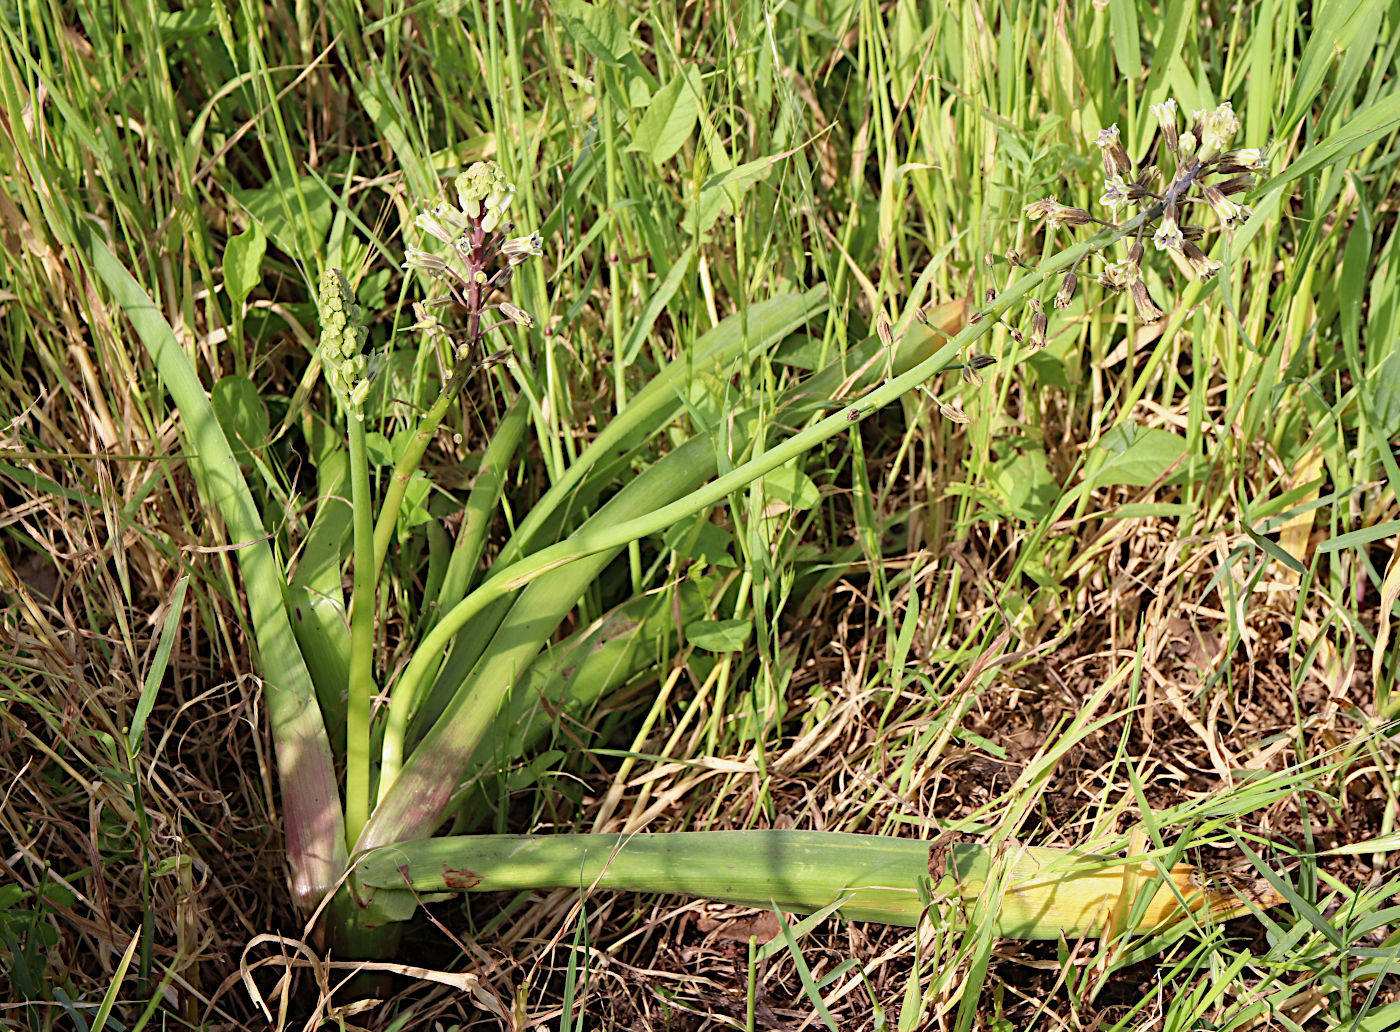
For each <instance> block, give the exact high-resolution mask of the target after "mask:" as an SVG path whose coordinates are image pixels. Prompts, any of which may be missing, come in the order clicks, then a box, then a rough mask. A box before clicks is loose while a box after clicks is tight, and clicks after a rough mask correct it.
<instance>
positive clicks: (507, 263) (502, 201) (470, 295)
mask: <svg viewBox="0 0 1400 1032" xmlns="http://www.w3.org/2000/svg"><path fill="white" fill-rule="evenodd" d="M453 186H454V187H455V189H456V193H457V204H456V205H455V206H454V205H452V204H448V203H447V202H443V203H441V204H439V205H437V206H436V207H434V208H432V209H430V210H428V211H424V212H421V213H420V214H419V215H418V217H417V219H415V220H414V224H415V225H416V226H417V227H418V228H419V229H420V230H422V231H423V232H424V233H425V234H427V235H428V236H429V237H432V238H433V239H435V240H437V241H439V242H440V243H442V244H446V245H447V254H446V256H440V255H438V254H435V253H433V252H431V251H423V250H418V249H417V248H412V247H410V248H408V249H407V250H406V251H405V252H404V259H405V260H404V268H406V269H422V270H424V271H425V272H427V273H429V274H430V275H432V276H435V277H436V278H438V279H440V280H442V281H443V282H444V283H445V284H446V285H447V289H448V292H449V297H445V298H441V299H439V300H438V301H437V302H429V303H430V304H437V303H442V302H446V301H449V300H450V301H455V302H456V303H457V304H458V305H460V306H461V307H462V308H463V309H465V310H466V313H467V320H468V328H467V340H466V342H465V345H464V346H465V347H470V346H471V345H474V344H476V343H478V342H479V341H480V340H481V338H482V337H484V336H485V334H486V333H488V332H489V331H490V330H493V329H495V328H496V327H498V326H503V325H506V324H512V325H516V326H521V327H529V326H533V325H534V318H533V317H532V316H531V315H530V313H529V312H527V311H525V309H523V308H521V307H520V306H519V305H516V304H513V303H512V302H510V301H509V300H506V299H504V298H502V299H500V300H495V301H493V300H492V299H493V297H495V295H497V294H500V293H502V292H504V291H505V289H506V287H507V286H508V285H509V284H510V281H511V277H512V276H513V275H514V273H515V269H516V267H517V266H518V265H520V264H521V263H523V262H526V261H529V260H530V259H531V258H534V257H537V256H538V255H540V254H541V253H542V252H543V247H544V241H543V239H542V238H541V237H540V235H539V234H538V233H528V234H526V235H524V236H511V235H510V234H511V232H512V231H513V230H514V228H515V226H514V224H513V223H512V222H511V221H510V219H509V217H508V215H507V212H508V211H509V210H510V207H511V203H512V202H513V201H514V199H515V184H514V183H511V182H510V181H509V180H507V179H506V177H505V173H504V172H502V171H501V167H500V166H499V165H498V164H496V162H494V161H478V162H476V163H475V164H473V165H472V166H471V167H470V168H468V169H467V170H466V171H465V172H463V173H462V174H461V175H459V176H458V177H457V178H456V180H455V182H454V183H453ZM490 311H495V312H499V313H500V315H501V316H502V317H503V318H501V319H500V320H499V321H497V322H495V323H493V324H491V325H489V326H483V325H482V324H481V319H482V317H483V315H485V314H486V313H487V312H490ZM419 325H420V326H422V325H427V323H426V322H425V320H424V319H422V318H420V320H419ZM433 325H437V326H440V325H441V324H438V323H436V322H435V321H434V322H433Z"/></svg>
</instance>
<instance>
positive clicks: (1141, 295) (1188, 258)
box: [1025, 100, 1268, 345]
mask: <svg viewBox="0 0 1400 1032" xmlns="http://www.w3.org/2000/svg"><path fill="white" fill-rule="evenodd" d="M1151 111H1152V115H1153V117H1154V118H1155V119H1156V121H1157V124H1158V128H1159V132H1158V140H1159V147H1158V150H1157V160H1158V161H1161V162H1163V163H1165V162H1166V160H1167V158H1170V160H1171V162H1172V165H1173V167H1172V170H1171V173H1170V175H1165V174H1164V173H1163V172H1162V170H1161V169H1160V168H1159V167H1158V166H1157V165H1155V164H1148V163H1146V161H1145V160H1144V161H1140V162H1136V163H1135V162H1133V161H1132V160H1131V158H1129V156H1128V152H1127V150H1126V149H1124V147H1123V143H1122V140H1121V138H1120V134H1119V131H1118V127H1117V126H1116V125H1111V126H1109V127H1108V128H1107V129H1104V130H1102V131H1101V132H1099V134H1098V138H1097V140H1096V143H1097V144H1098V147H1099V151H1100V153H1101V155H1102V158H1103V169H1104V190H1103V194H1102V195H1101V196H1100V197H1099V204H1100V205H1102V206H1103V207H1104V208H1106V209H1107V211H1108V218H1107V219H1100V218H1097V217H1095V216H1094V215H1092V214H1090V213H1089V212H1087V211H1085V210H1084V209H1082V208H1071V207H1069V206H1067V205H1064V204H1061V203H1060V202H1059V201H1057V200H1055V199H1054V198H1046V199H1044V200H1040V201H1036V202H1035V203H1033V204H1030V205H1027V206H1026V209H1025V210H1026V213H1027V214H1029V215H1030V216H1031V217H1032V218H1037V219H1044V220H1045V222H1046V224H1047V225H1051V226H1060V225H1065V226H1076V225H1083V224H1086V223H1096V224H1098V225H1102V226H1108V227H1111V228H1119V226H1120V218H1122V217H1124V216H1127V217H1128V218H1131V217H1134V216H1135V213H1134V209H1136V210H1137V212H1139V213H1142V214H1144V215H1145V216H1146V217H1145V218H1143V220H1142V224H1141V225H1140V226H1138V227H1137V231H1136V233H1133V234H1129V235H1127V236H1124V237H1123V238H1122V240H1121V246H1122V248H1123V256H1122V258H1120V259H1118V260H1116V261H1113V262H1110V263H1109V264H1108V265H1107V266H1106V267H1105V268H1104V270H1103V272H1102V273H1101V275H1100V276H1099V282H1100V283H1102V284H1103V285H1104V286H1105V287H1107V288H1108V289H1110V290H1114V291H1122V290H1126V291H1128V293H1129V295H1130V296H1131V297H1132V299H1133V302H1134V304H1135V306H1136V307H1137V311H1138V315H1139V316H1140V317H1141V318H1142V319H1144V320H1145V321H1148V322H1152V321H1155V320H1157V319H1160V318H1161V317H1162V315H1163V314H1164V313H1163V312H1162V309H1161V308H1159V307H1158V306H1157V304H1156V303H1155V302H1154V301H1153V300H1152V297H1151V296H1150V295H1149V294H1148V291H1147V285H1146V284H1145V283H1144V282H1143V279H1142V260H1143V257H1144V255H1145V253H1146V249H1145V247H1144V245H1143V240H1144V238H1148V239H1150V241H1151V243H1152V245H1153V247H1154V248H1155V249H1156V250H1158V251H1165V252H1166V253H1167V255H1168V257H1170V258H1171V260H1172V261H1173V262H1174V263H1175V264H1176V266H1177V268H1179V269H1180V270H1181V271H1182V273H1183V274H1184V275H1186V276H1188V277H1191V278H1194V279H1198V280H1203V281H1204V280H1208V279H1210V278H1211V277H1212V276H1214V275H1215V274H1216V273H1217V272H1219V271H1220V262H1218V261H1216V260H1215V259H1213V258H1209V257H1207V256H1206V253H1205V252H1204V251H1203V250H1202V248H1201V246H1200V242H1201V241H1202V240H1203V239H1204V237H1205V234H1206V228H1205V226H1203V225H1201V224H1200V220H1199V218H1198V216H1199V215H1202V214H1204V213H1205V212H1206V211H1207V210H1209V211H1210V212H1212V213H1213V214H1214V216H1215V221H1216V223H1217V225H1218V228H1220V229H1223V230H1224V231H1226V232H1229V231H1232V230H1233V229H1234V228H1235V227H1236V226H1238V225H1239V224H1240V223H1242V222H1243V221H1244V220H1245V219H1247V218H1249V216H1250V215H1251V214H1252V212H1251V211H1250V209H1249V208H1248V207H1247V206H1245V205H1244V204H1242V203H1240V201H1239V200H1238V199H1237V198H1238V196H1239V195H1241V194H1243V193H1245V192H1246V191H1247V190H1249V189H1251V188H1252V187H1253V186H1254V185H1255V179H1256V177H1259V176H1262V175H1264V174H1266V173H1267V172H1268V164H1267V163H1266V161H1265V158H1264V151H1263V148H1259V147H1244V148H1238V149H1231V146H1232V144H1233V142H1234V139H1235V136H1236V134H1238V132H1239V130H1240V120H1239V118H1238V117H1237V116H1236V115H1235V112H1234V109H1233V108H1232V107H1231V106H1230V103H1229V102H1228V101H1226V102H1225V103H1223V104H1221V105H1220V106H1219V107H1217V108H1215V109H1214V110H1211V111H1197V112H1196V113H1195V116H1194V119H1193V121H1192V125H1191V128H1190V129H1188V130H1186V131H1182V130H1181V127H1180V126H1179V124H1178V112H1177V105H1176V101H1174V100H1167V101H1164V102H1163V103H1161V104H1155V105H1153V106H1152V108H1151ZM1151 153H1152V152H1151V151H1149V154H1151ZM1078 284H1079V277H1078V276H1077V275H1076V273H1075V271H1074V269H1071V270H1070V271H1069V272H1068V273H1067V274H1066V275H1065V278H1064V280H1063V282H1062V283H1061V286H1060V289H1059V291H1058V292H1057V293H1056V295H1055V307H1056V308H1067V307H1069V305H1070V304H1071V303H1072V301H1073V299H1074V294H1075V291H1076V289H1077V287H1078ZM1042 318H1043V313H1039V312H1038V313H1037V322H1039V320H1040V319H1042ZM1032 338H1033V339H1032V343H1034V344H1037V345H1041V344H1042V342H1043V340H1044V331H1043V329H1041V331H1040V332H1039V333H1035V332H1033V334H1032Z"/></svg>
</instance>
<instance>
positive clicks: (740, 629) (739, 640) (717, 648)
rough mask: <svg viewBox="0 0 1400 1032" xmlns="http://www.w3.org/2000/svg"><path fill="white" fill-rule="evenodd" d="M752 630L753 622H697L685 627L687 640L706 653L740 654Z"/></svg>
mask: <svg viewBox="0 0 1400 1032" xmlns="http://www.w3.org/2000/svg"><path fill="white" fill-rule="evenodd" d="M752 630H753V621H752V620H696V621H695V622H694V623H688V624H686V625H685V640H686V641H687V642H689V643H690V644H691V645H694V646H695V647H696V648H701V649H704V650H705V651H706V652H738V651H739V650H740V649H742V648H743V647H744V644H745V643H746V642H747V641H748V640H749V634H750V633H751V632H752Z"/></svg>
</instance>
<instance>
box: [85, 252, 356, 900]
mask: <svg viewBox="0 0 1400 1032" xmlns="http://www.w3.org/2000/svg"><path fill="white" fill-rule="evenodd" d="M86 243H87V252H88V260H89V261H90V262H91V263H92V271H93V272H94V273H95V275H96V277H97V279H99V280H101V281H102V283H103V284H104V285H105V286H106V288H107V289H108V290H109V291H110V292H111V294H112V297H113V299H114V300H115V301H116V302H117V303H118V304H119V305H120V306H121V308H122V310H123V312H125V314H126V317H127V318H128V319H129V320H130V321H131V324H132V326H133V327H134V328H135V330H136V333H137V336H138V337H139V338H140V340H141V343H142V344H143V345H145V347H146V350H147V351H148V352H149V354H150V356H151V361H152V362H153V363H154V364H155V367H156V369H157V370H159V372H160V375H161V382H162V383H163V385H164V387H165V389H166V390H167V391H169V392H170V395H171V397H173V398H174V400H175V404H176V406H177V407H178V408H179V412H180V422H181V427H182V430H183V437H184V439H185V451H186V455H187V456H188V459H189V462H190V465H191V467H192V468H193V469H194V471H195V475H196V479H197V481H198V483H199V489H200V493H201V494H202V495H203V496H204V498H205V500H206V502H207V503H208V504H210V505H211V507H212V508H215V509H217V511H218V512H219V513H220V515H222V516H223V519H224V523H225V524H226V525H227V527H228V536H229V539H230V540H231V541H232V542H233V543H235V544H236V545H237V547H236V548H234V549H233V554H234V556H235V557H236V558H237V561H238V564H239V569H240V570H241V572H242V574H243V583H244V586H245V588H246V590H247V599H248V601H247V606H248V616H249V619H250V622H251V623H252V625H253V630H254V634H255V636H256V639H257V643H258V655H259V659H260V665H261V667H262V674H263V678H264V681H263V690H264V692H265V693H266V699H267V706H268V711H269V716H270V718H271V722H272V728H273V742H274V744H275V746H276V749H277V768H278V779H279V782H280V784H281V787H282V810H283V813H284V814H285V819H286V833H287V852H288V855H289V860H290V861H291V865H292V890H293V895H294V896H295V899H296V902H297V904H298V906H300V907H302V908H304V910H306V911H308V912H309V911H310V910H311V909H312V908H313V907H315V906H316V904H317V903H319V902H320V900H321V898H322V896H323V895H324V894H325V893H326V892H328V891H329V890H330V889H331V888H332V887H333V886H334V885H335V884H336V881H337V879H338V878H339V877H340V875H341V873H342V872H343V870H344V867H345V859H346V855H345V854H346V850H345V823H344V815H343V812H342V811H341V809H340V796H339V792H338V789H337V783H336V777H335V767H334V763H333V760H332V758H331V749H330V741H329V739H328V738H327V737H326V729H325V725H324V724H323V723H322V719H321V711H320V708H319V706H318V705H317V702H316V691H315V688H314V686H313V685H312V683H311V675H310V674H309V673H308V672H307V669H306V664H305V663H304V662H303V660H302V657H301V652H300V651H299V650H298V648H297V643H296V638H295V637H294V636H293V634H292V628H291V624H290V622H289V621H288V619H287V611H286V609H285V608H284V607H283V597H282V591H283V585H284V584H285V583H286V581H285V575H284V573H283V571H282V569H281V567H280V566H279V565H278V563H277V560H276V558H275V557H274V556H273V554H272V548H271V547H270V546H269V544H268V543H267V540H266V536H267V535H266V531H265V530H264V528H263V522H262V515H261V513H259V511H258V508H257V504H256V503H255V502H254V501H253V496H252V493H251V492H250V491H249V490H248V485H247V483H246V482H245V481H244V480H243V476H242V474H241V473H240V472H239V469H238V463H237V461H236V460H235V458H234V455H233V450H232V449H231V448H230V447H229V443H228V440H227V438H225V437H224V434H223V431H222V430H221V429H220V426H219V420H218V417H217V416H216V415H215V414H214V408H213V406H212V405H211V404H210V401H209V398H208V396H207V395H206V394H205V393H204V386H203V384H201V383H200V382H199V376H198V374H197V373H196V372H195V369H194V366H193V364H192V363H191V362H190V360H189V358H188V356H186V354H185V352H184V349H183V348H182V347H181V346H180V342H179V340H178V339H177V338H176V336H175V331H174V330H172V329H171V328H170V324H169V323H167V322H166V321H165V319H164V317H163V316H162V315H161V313H160V309H159V308H158V307H157V306H156V305H155V303H154V302H153V301H152V300H151V298H150V295H149V294H147V293H146V290H145V288H144V287H142V286H141V284H140V283H138V282H137V281H136V279H135V278H134V277H133V276H132V275H131V273H129V272H127V270H126V268H125V267H124V266H123V265H122V263H121V262H120V261H118V260H117V257H116V256H115V255H114V254H112V252H111V250H110V249H109V248H108V247H107V244H106V242H105V241H103V240H102V239H101V238H100V237H99V236H97V234H96V233H94V232H92V231H91V230H89V231H88V236H87V241H86Z"/></svg>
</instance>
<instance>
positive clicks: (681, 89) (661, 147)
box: [628, 67, 702, 165]
mask: <svg viewBox="0 0 1400 1032" xmlns="http://www.w3.org/2000/svg"><path fill="white" fill-rule="evenodd" d="M701 88H702V87H701V83H700V73H699V72H698V71H697V70H696V69H695V68H693V67H691V68H687V69H686V70H685V74H684V75H677V76H676V77H675V78H674V79H672V80H671V81H670V82H668V83H667V84H666V85H665V86H663V87H662V88H661V89H659V90H657V92H656V93H655V94H654V95H653V96H652V98H651V103H650V104H649V105H648V106H647V113H646V116H645V117H644V118H643V119H642V122H641V125H639V126H637V132H636V134H635V135H634V136H633V137H632V145H631V146H630V147H629V148H628V150H636V151H643V152H645V153H646V154H647V155H648V156H649V157H650V158H651V160H652V163H653V164H656V165H660V164H662V163H663V162H665V161H669V160H670V159H671V158H672V157H673V156H674V155H675V153H676V152H677V151H678V150H680V149H681V148H682V147H684V146H685V144H686V141H687V140H689V139H690V135H691V133H693V132H695V125H696V123H697V122H698V121H699V119H700V90H701Z"/></svg>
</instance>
